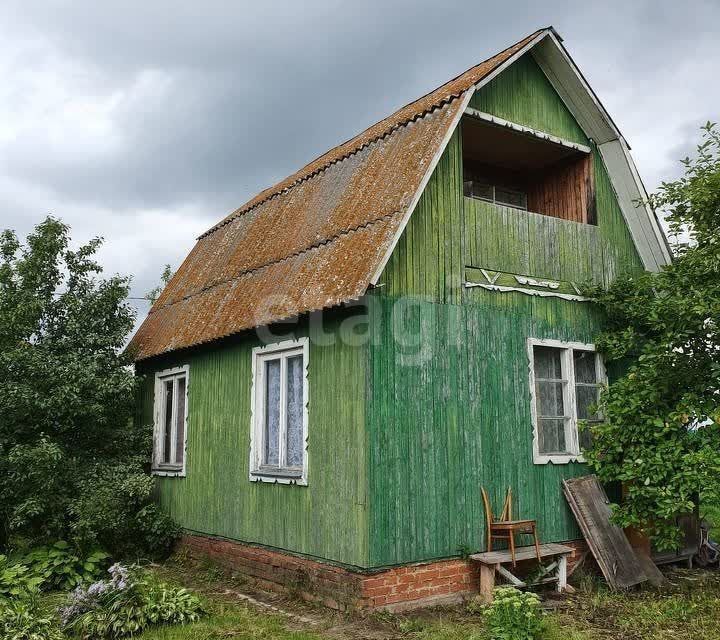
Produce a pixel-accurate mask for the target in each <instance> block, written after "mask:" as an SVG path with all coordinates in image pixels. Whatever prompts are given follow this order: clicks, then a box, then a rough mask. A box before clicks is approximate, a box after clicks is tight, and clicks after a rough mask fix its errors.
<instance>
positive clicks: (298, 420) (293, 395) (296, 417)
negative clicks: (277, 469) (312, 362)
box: [286, 356, 303, 467]
mask: <svg viewBox="0 0 720 640" xmlns="http://www.w3.org/2000/svg"><path fill="white" fill-rule="evenodd" d="M302 435H303V359H302V356H293V357H292V358H288V360H287V443H286V449H287V465H288V466H289V467H301V466H302V462H303V442H302Z"/></svg>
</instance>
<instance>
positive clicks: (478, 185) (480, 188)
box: [472, 181, 493, 201]
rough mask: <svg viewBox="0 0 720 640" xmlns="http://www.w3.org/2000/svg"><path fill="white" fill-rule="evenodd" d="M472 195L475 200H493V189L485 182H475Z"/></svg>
mask: <svg viewBox="0 0 720 640" xmlns="http://www.w3.org/2000/svg"><path fill="white" fill-rule="evenodd" d="M472 194H473V197H474V198H480V199H481V200H490V201H492V199H493V187H492V185H490V184H487V183H485V182H477V181H474V182H473V183H472Z"/></svg>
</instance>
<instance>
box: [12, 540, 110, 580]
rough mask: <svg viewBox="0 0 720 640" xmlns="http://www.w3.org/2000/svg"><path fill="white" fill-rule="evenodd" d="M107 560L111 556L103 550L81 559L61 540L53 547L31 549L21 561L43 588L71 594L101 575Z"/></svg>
mask: <svg viewBox="0 0 720 640" xmlns="http://www.w3.org/2000/svg"><path fill="white" fill-rule="evenodd" d="M108 558H109V556H108V554H107V553H105V552H104V551H100V550H96V551H93V552H91V553H90V554H89V555H88V556H86V557H85V558H82V557H81V556H79V555H78V554H77V553H75V552H74V551H73V550H71V549H70V545H68V543H67V542H65V541H63V540H61V541H59V542H56V543H55V544H54V545H52V546H48V547H37V548H35V549H32V550H31V551H30V552H29V553H27V554H25V555H24V556H22V557H21V558H20V560H19V562H20V563H21V564H23V565H26V566H27V567H28V568H29V570H30V572H31V573H32V574H33V575H34V576H37V577H39V578H41V580H42V585H41V586H42V587H43V588H44V589H60V590H62V591H68V590H70V589H73V588H75V587H77V586H78V585H79V584H82V583H84V582H91V581H92V580H94V579H95V578H96V577H97V576H99V575H100V572H101V571H102V565H103V564H104V563H105V562H106V561H107V559H108Z"/></svg>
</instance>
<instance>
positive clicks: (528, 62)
mask: <svg viewBox="0 0 720 640" xmlns="http://www.w3.org/2000/svg"><path fill="white" fill-rule="evenodd" d="M470 106H471V107H473V108H474V109H479V110H480V111H484V112H485V113H491V114H492V115H494V116H499V117H500V118H504V119H505V120H510V121H511V122H515V123H517V124H522V125H525V126H526V127H530V128H531V129H536V130H538V131H545V132H547V133H552V134H553V135H555V136H558V137H560V138H565V139H566V140H570V141H572V142H577V143H580V144H584V145H587V144H588V142H589V141H588V138H587V136H586V135H585V133H583V130H582V129H581V128H580V125H578V123H577V121H576V120H575V118H574V117H573V115H572V113H570V110H569V109H568V108H567V107H566V106H565V104H564V103H563V101H562V100H561V99H560V97H559V96H558V94H557V93H556V91H555V89H553V86H552V85H551V84H550V81H549V80H548V79H547V78H546V77H545V74H544V73H543V72H542V70H541V69H540V67H539V66H538V64H537V62H535V60H534V59H533V57H532V54H530V53H526V54H525V55H524V56H522V57H521V58H520V59H519V60H517V61H516V62H515V63H514V64H513V65H512V66H510V67H509V68H507V69H506V70H505V71H503V72H502V73H501V74H500V75H499V76H497V77H496V78H494V79H493V80H492V81H490V82H489V83H488V84H487V85H486V86H484V87H483V88H482V89H481V90H480V91H478V92H477V93H476V94H475V95H474V96H473V97H472V98H471V99H470Z"/></svg>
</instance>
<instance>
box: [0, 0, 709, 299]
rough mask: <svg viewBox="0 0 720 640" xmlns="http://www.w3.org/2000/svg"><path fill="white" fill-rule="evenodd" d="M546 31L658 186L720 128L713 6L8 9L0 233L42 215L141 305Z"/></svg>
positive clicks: (0, 120)
mask: <svg viewBox="0 0 720 640" xmlns="http://www.w3.org/2000/svg"><path fill="white" fill-rule="evenodd" d="M549 24H552V25H554V26H555V27H556V29H558V31H559V32H560V34H561V35H562V36H563V37H564V38H565V44H566V46H567V47H568V49H569V50H570V53H571V54H572V55H573V57H574V59H575V61H576V62H577V63H578V64H579V66H580V68H581V69H582V70H583V72H584V74H585V76H586V77H587V78H588V80H589V82H590V83H591V85H592V86H593V88H594V89H595V90H596V92H597V93H598V95H599V96H600V99H601V100H602V101H603V103H604V104H605V106H606V108H607V109H608V110H609V112H610V113H611V114H612V116H613V118H614V119H615V121H616V123H617V124H618V126H619V127H620V129H621V130H622V131H623V133H624V134H625V136H626V138H627V139H628V141H629V143H630V145H631V146H632V148H633V154H634V157H635V160H636V162H637V164H638V167H639V169H640V173H641V175H642V176H643V178H644V180H645V182H646V185H647V186H648V188H650V189H653V188H654V187H655V186H656V185H657V184H658V183H659V181H660V180H661V179H663V178H668V177H672V176H674V175H677V173H678V164H677V159H678V158H680V157H683V156H684V155H686V154H687V153H688V152H690V151H691V150H692V148H693V144H694V142H695V141H696V139H697V127H698V125H699V124H700V123H702V122H704V121H706V120H708V119H711V120H717V119H718V117H719V116H720V113H719V112H720V83H719V82H718V76H719V75H720V48H719V47H718V46H717V43H718V40H719V39H720V1H719V0H707V1H703V0H686V1H685V2H677V1H676V0H673V1H668V2H666V1H664V0H655V1H644V0H640V1H633V0H625V1H623V2H613V1H609V2H603V3H578V2H564V1H561V0H545V1H544V2H536V1H534V0H524V1H523V2H514V1H513V0H505V1H504V2H497V1H494V2H479V1H477V0H476V1H468V0H463V1H461V0H444V1H443V2H437V0H433V1H428V2H426V1H425V0H413V1H412V2H410V1H405V0H401V1H397V2H393V1H391V0H385V1H384V2H377V1H375V0H363V1H362V2H356V1H354V2H340V1H338V0H324V1H314V0H313V1H308V0H302V1H300V2H298V1H296V2H279V1H278V2H258V1H255V2H240V1H234V2H233V1H230V0H225V1H220V0H204V1H203V2H182V1H180V0H175V1H169V0H143V1H142V2H136V1H133V0H124V1H123V2H115V1H114V0H103V2H86V1H84V0H83V1H80V0H73V1H65V0H45V1H42V0H34V1H33V2H27V0H22V1H15V0H3V2H2V3H0V33H1V34H2V38H0V71H1V73H2V82H1V83H0V227H2V228H6V227H11V228H14V229H15V230H16V231H17V232H18V234H21V235H24V234H26V233H27V232H28V231H29V230H30V229H31V228H32V227H33V226H34V225H35V224H37V223H38V222H39V221H40V220H42V219H43V218H44V217H45V216H46V215H47V214H48V213H52V214H54V215H56V216H58V217H60V218H62V219H63V220H64V221H66V222H67V223H69V224H70V225H71V226H72V228H73V236H74V238H75V239H76V240H78V241H85V240H87V239H89V238H90V237H92V236H95V235H102V236H104V237H105V239H106V244H105V246H104V248H103V250H102V254H101V258H102V262H103V264H104V265H105V267H106V269H107V270H108V271H110V272H119V273H122V274H132V275H133V276H134V292H133V294H134V295H143V294H144V292H146V291H147V290H148V289H149V288H151V287H152V286H153V285H154V284H155V283H156V282H157V280H158V277H159V274H160V272H161V270H162V265H163V264H164V263H166V262H167V263H171V264H172V265H173V267H177V266H178V264H179V263H180V261H181V260H182V258H183V257H184V255H185V254H186V253H187V252H188V251H189V249H190V248H191V247H192V244H193V242H194V238H195V237H196V236H197V235H198V234H199V233H201V232H202V231H204V230H205V229H206V228H207V227H209V226H211V225H212V224H213V223H214V222H215V221H217V220H218V219H220V218H222V217H223V216H224V215H225V214H226V213H228V212H229V211H230V210H232V209H234V208H235V207H237V206H238V205H240V204H242V203H243V202H244V201H246V200H247V199H249V198H250V197H251V196H253V195H254V194H255V193H256V192H257V191H259V190H260V189H262V188H264V187H266V186H268V185H270V184H271V183H273V182H275V181H277V180H279V179H281V178H283V177H285V176H286V175H288V174H290V173H292V172H293V171H294V170H295V169H297V168H299V167H300V166H302V165H303V164H304V163H306V162H307V161H309V160H311V159H312V158H313V157H315V156H317V155H318V154H320V153H322V152H323V151H325V150H327V149H328V148H330V147H332V146H334V145H335V144H337V143H338V142H341V141H343V140H345V139H347V138H349V137H351V136H352V135H354V134H355V133H357V132H358V131H360V130H362V129H364V128H365V127H367V126H368V125H370V124H372V123H373V122H375V121H377V120H379V119H381V118H382V117H384V116H385V115H387V114H389V113H390V112H392V111H393V110H395V109H396V108H397V107H399V106H401V105H403V104H405V103H407V102H409V101H410V100H412V99H414V98H416V97H418V96H420V95H422V94H424V93H426V92H427V91H428V90H430V89H432V88H434V87H436V86H438V85H440V84H442V83H443V82H445V81H446V80H448V79H450V78H451V77H453V76H455V75H457V74H458V73H460V72H462V71H464V70H465V69H466V68H468V67H470V66H472V65H474V64H476V63H477V62H479V61H480V60H483V59H484V58H487V57H488V56H490V55H492V54H493V53H495V52H496V51H498V50H500V49H503V48H505V47H506V46H508V45H509V44H511V43H512V42H514V41H516V40H519V39H520V38H521V37H523V36H525V35H527V34H528V33H530V32H532V31H534V30H535V29H536V28H538V27H542V26H547V25H549Z"/></svg>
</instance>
